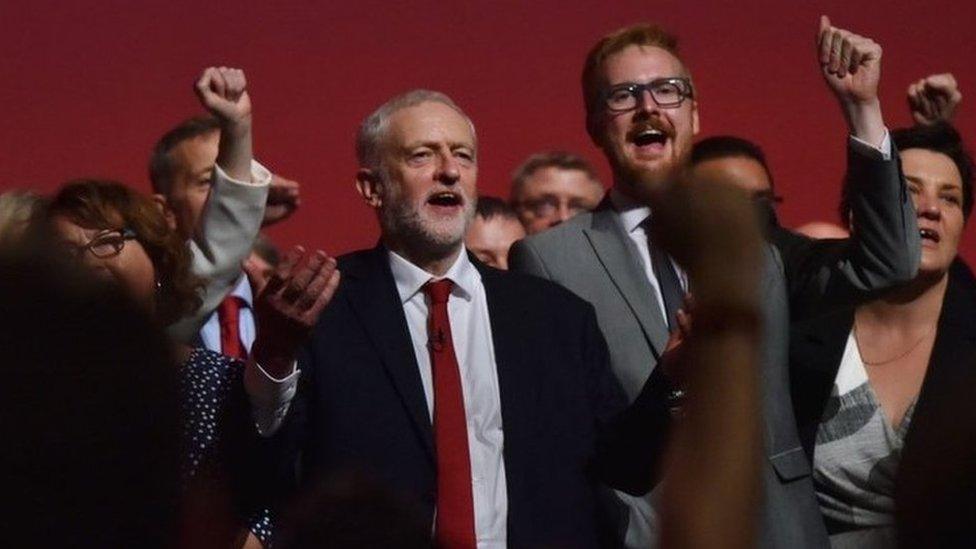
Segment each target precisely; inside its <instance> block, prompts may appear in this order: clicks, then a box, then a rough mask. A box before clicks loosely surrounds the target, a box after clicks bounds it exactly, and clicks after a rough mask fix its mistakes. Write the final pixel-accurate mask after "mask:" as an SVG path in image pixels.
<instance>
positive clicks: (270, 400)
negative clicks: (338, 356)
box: [244, 359, 301, 437]
mask: <svg viewBox="0 0 976 549" xmlns="http://www.w3.org/2000/svg"><path fill="white" fill-rule="evenodd" d="M300 374H301V372H300V371H299V370H298V368H297V362H296V363H295V364H293V365H292V370H291V373H290V374H288V375H287V376H285V377H283V378H281V379H277V378H274V377H272V376H271V375H270V374H268V372H266V371H265V370H264V368H262V367H261V365H260V364H258V363H257V362H255V361H254V360H253V359H250V360H248V361H247V365H246V367H245V368H244V390H245V391H247V396H248V400H250V401H251V413H252V414H253V415H254V423H255V426H256V427H257V430H258V434H259V435H261V436H263V437H270V436H272V435H274V434H275V432H277V431H278V429H279V428H280V427H281V424H282V423H283V422H284V420H285V416H286V415H287V414H288V408H289V407H290V406H291V401H292V399H293V398H295V393H296V391H297V390H298V376H299V375H300Z"/></svg>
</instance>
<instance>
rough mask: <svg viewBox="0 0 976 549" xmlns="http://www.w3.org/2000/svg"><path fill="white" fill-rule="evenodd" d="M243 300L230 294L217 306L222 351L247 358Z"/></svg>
mask: <svg viewBox="0 0 976 549" xmlns="http://www.w3.org/2000/svg"><path fill="white" fill-rule="evenodd" d="M242 301H243V300H242V299H241V298H239V297H237V296H233V295H229V296H227V297H225V298H224V300H223V301H221V302H220V306H219V307H217V320H218V321H219V322H220V352H221V353H222V354H224V355H227V356H229V357H233V358H237V359H240V360H244V359H246V358H247V351H246V350H245V349H244V344H243V343H241V329H240V323H241V305H242Z"/></svg>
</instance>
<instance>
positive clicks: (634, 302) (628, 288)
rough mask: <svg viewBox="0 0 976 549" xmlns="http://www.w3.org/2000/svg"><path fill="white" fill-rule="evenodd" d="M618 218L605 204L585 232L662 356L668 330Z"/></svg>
mask: <svg viewBox="0 0 976 549" xmlns="http://www.w3.org/2000/svg"><path fill="white" fill-rule="evenodd" d="M616 217H617V216H616V213H615V212H614V211H613V209H612V208H611V207H610V206H609V204H607V203H606V201H604V204H603V205H601V207H600V208H598V209H597V210H595V211H594V212H593V223H592V225H591V227H590V228H588V229H584V230H583V233H584V234H585V235H586V238H587V239H588V240H589V242H590V245H591V246H592V247H593V251H594V252H595V253H596V256H597V258H599V260H600V263H601V265H602V266H603V268H604V270H606V272H607V276H609V277H610V280H611V281H613V284H614V286H615V287H616V288H617V291H619V292H620V295H621V296H622V297H623V298H624V300H625V301H626V302H627V305H628V306H629V307H630V310H631V311H632V312H633V313H634V316H635V317H636V318H637V321H638V323H640V326H641V330H642V331H643V332H644V337H646V338H647V341H648V342H649V343H650V344H651V349H652V350H653V351H654V352H655V354H656V355H657V356H660V353H661V352H662V351H663V350H664V345H665V343H667V339H668V328H667V326H666V325H665V323H664V318H663V317H662V316H661V314H660V312H659V306H658V304H657V299H656V298H655V294H654V288H653V287H652V286H651V283H650V281H648V280H647V275H646V274H645V273H644V270H643V269H642V268H641V264H640V259H639V256H638V252H637V250H636V249H634V245H633V243H632V242H631V240H630V237H629V236H627V234H626V233H625V232H624V229H623V227H621V226H620V223H619V222H618V221H617V218H616Z"/></svg>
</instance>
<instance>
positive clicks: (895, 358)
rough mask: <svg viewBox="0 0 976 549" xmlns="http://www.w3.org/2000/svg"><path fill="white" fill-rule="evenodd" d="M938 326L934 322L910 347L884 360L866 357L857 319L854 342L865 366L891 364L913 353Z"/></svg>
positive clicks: (855, 321)
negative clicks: (871, 359)
mask: <svg viewBox="0 0 976 549" xmlns="http://www.w3.org/2000/svg"><path fill="white" fill-rule="evenodd" d="M936 326H937V324H936V323H933V324H932V327H931V328H929V329H928V330H926V331H925V333H924V334H922V336H921V337H919V338H918V339H916V340H915V343H912V344H911V346H909V347H908V349H906V350H904V351H902V352H901V353H899V354H897V355H895V356H894V357H892V358H886V359H884V360H877V361H868V360H865V359H864V353H862V352H861V343H860V340H859V338H858V337H857V320H856V319H855V320H854V343H855V344H856V345H857V352H858V354H859V355H861V362H863V363H864V365H865V366H881V365H883V364H889V363H891V362H894V361H896V360H900V359H902V358H905V357H906V356H908V355H909V354H911V352H912V351H914V350H915V348H916V347H918V346H919V345H920V344H921V343H922V342H923V341H925V339H926V338H928V337H929V336H930V335H932V332H934V331H935V328H936Z"/></svg>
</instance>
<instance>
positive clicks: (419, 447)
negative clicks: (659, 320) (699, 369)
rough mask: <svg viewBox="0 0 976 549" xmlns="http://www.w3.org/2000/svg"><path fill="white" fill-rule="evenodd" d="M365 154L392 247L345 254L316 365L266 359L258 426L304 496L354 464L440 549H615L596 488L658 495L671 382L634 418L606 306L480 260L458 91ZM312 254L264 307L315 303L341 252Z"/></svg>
mask: <svg viewBox="0 0 976 549" xmlns="http://www.w3.org/2000/svg"><path fill="white" fill-rule="evenodd" d="M357 155H358V158H359V162H360V166H361V167H360V169H359V171H358V174H357V181H356V185H357V188H358V190H359V192H360V194H361V195H362V197H363V199H364V200H365V202H366V203H367V204H368V205H369V206H370V207H372V208H374V209H375V210H376V212H377V215H378V218H379V222H380V228H381V243H380V244H379V245H378V246H377V247H376V248H374V249H371V250H363V251H359V252H354V253H351V254H348V255H346V256H344V257H341V258H340V259H339V262H338V266H339V269H340V270H341V272H342V282H341V284H340V285H339V288H338V290H337V292H336V294H335V296H334V298H333V299H332V301H331V302H330V304H329V307H328V308H327V309H326V311H325V312H324V313H323V315H322V317H321V319H320V320H319V322H318V324H317V326H316V327H315V329H314V331H313V333H312V340H311V343H310V344H309V346H308V349H307V353H306V354H305V355H304V356H303V357H301V358H300V360H299V365H300V369H299V370H298V371H296V370H295V367H294V358H295V357H293V356H290V355H289V354H288V353H286V352H280V351H279V350H278V349H274V348H259V347H256V348H255V349H254V353H253V358H254V361H252V362H250V363H249V365H248V367H249V369H248V371H247V374H246V376H245V383H246V385H247V388H248V392H249V394H250V395H251V399H252V403H253V405H254V410H255V416H256V419H257V421H258V425H259V430H260V431H261V432H262V433H263V434H265V435H268V436H271V435H273V436H275V437H276V440H274V441H272V443H273V445H277V446H278V448H279V449H280V450H281V451H282V453H283V454H284V455H285V459H284V460H283V461H284V462H285V464H286V465H285V468H286V469H287V467H288V465H287V464H288V463H290V462H291V459H292V458H293V456H295V455H296V454H298V453H300V454H301V462H300V465H301V471H302V478H301V480H300V482H301V484H302V485H303V486H306V487H307V486H308V485H309V483H310V482H313V481H314V480H315V479H318V478H321V477H323V476H327V475H331V474H336V473H339V472H342V471H348V470H350V469H355V470H357V471H359V472H361V473H365V474H368V475H371V476H372V477H374V478H375V479H377V480H378V481H380V482H381V483H382V484H383V485H385V486H388V487H391V488H393V489H395V490H396V491H397V492H400V493H401V494H403V495H405V496H407V497H409V498H411V499H412V500H413V501H414V502H415V503H416V504H417V506H418V508H419V509H420V510H421V512H422V514H423V516H424V518H425V520H426V522H427V524H429V525H431V526H432V532H433V534H434V538H435V541H436V542H437V543H438V544H440V546H443V547H452V548H453V547H462V548H464V547H471V548H473V547H476V546H477V547H481V548H488V547H506V546H512V547H543V546H544V547H597V546H602V545H603V544H604V542H603V541H602V540H601V539H600V533H599V532H600V528H599V526H598V517H597V505H596V491H597V481H598V479H599V480H602V481H603V482H606V483H609V484H612V485H615V486H618V487H621V488H623V489H627V490H629V491H632V492H635V493H642V492H644V491H646V490H648V489H649V488H650V486H651V484H652V475H653V474H654V471H655V470H656V468H657V467H656V463H655V460H656V459H657V458H658V457H659V456H660V454H661V450H660V446H661V445H662V444H663V441H664V439H665V437H666V434H667V429H666V427H667V421H668V411H667V409H666V408H665V407H664V406H663V402H664V399H663V395H661V394H657V393H658V392H659V391H661V389H662V387H663V385H655V384H654V383H648V384H646V385H645V387H644V390H643V392H642V393H641V395H639V396H638V397H637V398H636V401H635V403H634V404H633V405H632V406H630V407H629V408H626V409H625V405H624V402H625V399H624V397H623V394H622V393H621V391H620V388H619V386H618V384H617V382H616V380H615V379H614V378H613V376H612V374H611V372H610V369H609V359H608V356H607V348H606V344H605V342H604V340H603V337H602V336H601V335H600V332H599V329H598V328H597V324H596V317H595V315H594V313H593V308H592V307H591V306H590V305H588V304H587V303H585V302H584V301H583V300H581V299H579V298H578V297H576V296H574V295H573V294H571V293H570V292H568V291H566V290H565V289H563V288H560V287H559V286H558V285H556V284H552V283H550V282H546V281H542V280H539V279H537V278H535V277H529V276H524V275H518V274H508V273H503V272H502V271H498V270H495V269H492V268H490V267H486V266H484V265H482V264H480V263H478V262H477V261H476V260H473V259H471V258H470V257H469V256H468V254H467V253H465V251H464V234H465V230H466V229H467V227H468V225H469V224H470V221H471V218H472V217H473V215H474V210H475V200H476V196H477V193H476V187H475V179H476V176H477V168H478V163H477V141H476V136H475V131H474V125H473V124H472V123H471V121H470V119H468V118H467V116H466V115H465V114H464V113H463V112H462V111H461V110H460V109H459V108H458V107H457V105H455V104H454V103H453V102H452V101H451V100H450V99H449V98H448V97H447V96H445V95H443V94H440V93H437V92H430V91H425V90H416V91H413V92H409V93H406V94H404V95H402V96H399V97H396V98H394V99H392V100H390V101H389V102H387V103H386V104H384V105H383V106H381V107H380V108H379V109H377V111H376V112H374V113H373V114H372V115H371V116H369V117H367V118H366V120H365V121H364V122H363V125H362V127H361V129H360V133H359V137H358V141H357ZM296 261H297V256H296V255H295V254H290V255H289V256H288V257H287V258H286V259H285V261H284V262H283V264H282V266H281V267H279V270H278V273H277V274H276V275H275V276H274V277H272V279H271V281H270V282H269V283H268V286H267V287H266V289H265V292H264V294H262V295H263V296H266V295H267V294H269V293H270V294H276V293H280V294H281V297H282V299H285V300H291V302H293V303H294V304H295V307H296V309H298V310H301V309H302V308H303V302H308V301H312V300H314V299H316V298H315V297H314V296H316V295H317V292H318V290H319V289H320V288H322V287H324V286H325V285H326V283H327V282H326V281H325V277H324V276H322V272H323V270H328V268H329V265H330V260H327V259H326V258H324V257H323V256H315V257H312V258H311V259H309V260H307V262H305V263H304V264H305V265H306V267H303V268H306V269H307V266H308V265H312V268H311V269H308V272H309V274H308V275H307V276H302V277H298V278H293V279H292V284H285V283H284V282H283V279H284V275H285V274H286V273H288V272H289V271H291V270H292V268H293V266H294V265H295V264H296ZM304 294H308V295H309V299H307V300H306V299H303V298H301V297H296V296H300V295H304ZM289 296H290V297H289ZM271 317H272V315H262V313H261V311H260V310H259V311H258V319H259V322H260V321H261V319H262V318H271ZM259 329H260V326H259ZM257 364H260V367H258V366H257ZM299 373H300V375H301V377H302V386H301V389H300V390H299V395H298V397H297V398H296V399H295V402H294V403H292V402H291V400H292V397H293V395H294V394H295V391H296V389H295V385H296V378H297V377H298V376H299ZM279 430H280V432H278V431H279ZM271 474H273V472H271V471H269V475H271ZM377 527H382V525H377Z"/></svg>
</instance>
